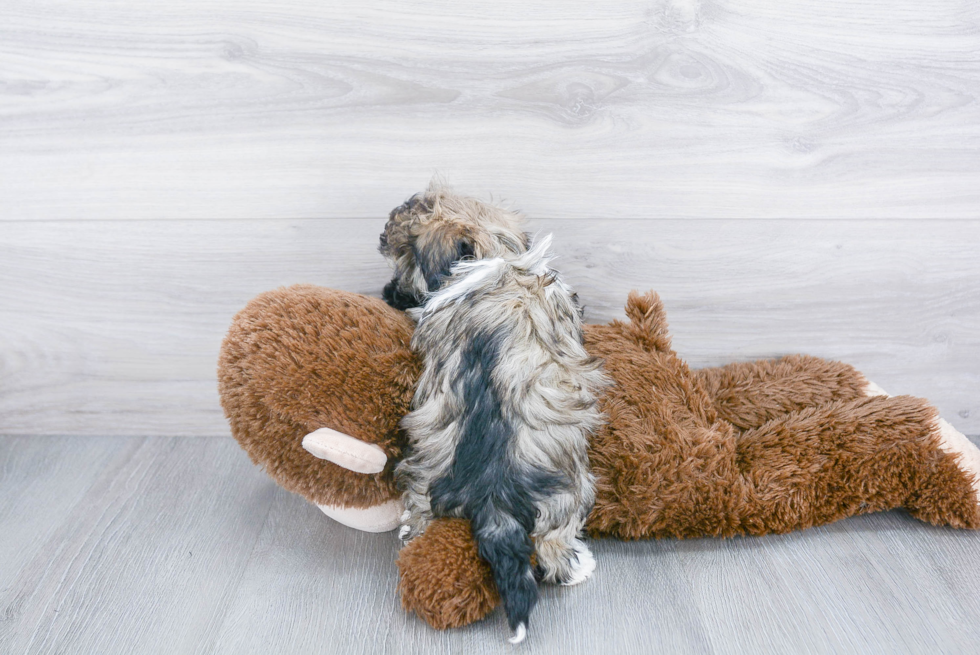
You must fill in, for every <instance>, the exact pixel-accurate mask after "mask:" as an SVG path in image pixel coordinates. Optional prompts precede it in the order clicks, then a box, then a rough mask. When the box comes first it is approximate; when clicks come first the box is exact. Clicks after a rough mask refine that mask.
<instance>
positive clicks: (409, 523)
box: [398, 512, 429, 544]
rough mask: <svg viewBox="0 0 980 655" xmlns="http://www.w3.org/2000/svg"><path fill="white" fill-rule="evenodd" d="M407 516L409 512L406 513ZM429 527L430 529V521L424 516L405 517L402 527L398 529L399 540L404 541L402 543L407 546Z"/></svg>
mask: <svg viewBox="0 0 980 655" xmlns="http://www.w3.org/2000/svg"><path fill="white" fill-rule="evenodd" d="M405 514H408V512H405ZM427 527H429V520H428V519H426V518H425V517H424V516H415V515H409V516H408V517H406V516H404V515H403V516H402V527H400V528H399V529H398V538H399V539H401V540H402V543H405V544H407V543H408V542H410V541H411V540H412V539H414V538H415V537H418V536H419V535H421V534H422V533H423V532H425V529H426V528H427Z"/></svg>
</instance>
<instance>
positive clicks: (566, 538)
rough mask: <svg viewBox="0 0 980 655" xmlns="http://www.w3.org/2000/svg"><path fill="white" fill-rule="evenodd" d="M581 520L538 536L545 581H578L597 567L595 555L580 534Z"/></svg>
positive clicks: (540, 568) (582, 580)
mask: <svg viewBox="0 0 980 655" xmlns="http://www.w3.org/2000/svg"><path fill="white" fill-rule="evenodd" d="M580 529H581V525H580V523H579V522H576V523H572V524H568V525H564V526H561V527H559V528H556V529H554V530H551V531H549V532H547V533H545V534H543V535H541V536H540V537H537V538H535V541H534V546H535V552H536V553H537V557H538V570H539V572H540V574H541V579H542V580H543V581H545V582H551V583H553V584H561V585H575V584H578V583H580V582H585V581H586V580H587V579H588V578H589V576H590V575H592V572H593V571H594V570H595V558H594V557H593V556H592V552H591V551H590V550H589V547H588V546H586V545H585V543H584V542H583V541H582V540H581V539H579V538H578V533H579V531H580Z"/></svg>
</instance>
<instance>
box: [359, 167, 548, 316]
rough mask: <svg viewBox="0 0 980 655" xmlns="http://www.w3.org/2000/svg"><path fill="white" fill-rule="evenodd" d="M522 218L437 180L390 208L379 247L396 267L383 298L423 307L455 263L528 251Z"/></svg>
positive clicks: (399, 304)
mask: <svg viewBox="0 0 980 655" xmlns="http://www.w3.org/2000/svg"><path fill="white" fill-rule="evenodd" d="M523 221H524V217H523V216H521V215H520V214H518V213H516V212H511V211H507V210H505V209H502V208H500V207H495V206H494V205H490V204H487V203H483V202H480V201H479V200H476V199H474V198H467V197H464V196H458V195H455V194H454V193H453V192H452V191H450V190H448V189H446V188H443V187H440V186H439V185H437V184H435V183H433V184H430V185H429V188H428V189H427V190H426V191H423V192H421V193H417V194H415V195H414V196H412V197H411V198H409V199H408V200H406V201H405V202H404V203H403V204H402V205H400V206H398V207H396V208H395V209H393V210H392V211H391V214H390V216H389V217H388V223H387V224H386V225H385V229H384V232H383V233H382V234H381V245H380V246H379V247H378V250H380V251H381V254H382V255H384V256H385V258H386V259H387V260H388V262H389V263H390V264H391V266H392V268H393V269H394V276H393V277H392V279H391V282H389V283H388V284H387V285H386V286H385V288H384V293H383V297H384V300H385V302H387V303H388V304H389V305H391V306H392V307H394V308H395V309H402V310H404V309H410V308H412V307H418V306H420V305H421V304H422V303H423V302H424V300H425V296H426V294H427V293H430V292H433V291H437V290H438V289H439V287H440V286H441V285H442V281H443V280H444V279H445V278H446V277H448V276H449V272H450V269H451V267H452V265H453V264H454V263H455V262H457V261H459V260H461V259H465V258H474V259H489V258H491V257H504V256H511V255H519V254H521V253H524V252H527V248H528V243H529V237H528V235H527V234H525V233H524V232H523V231H522V229H521V226H522V223H523Z"/></svg>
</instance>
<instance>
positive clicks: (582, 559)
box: [561, 541, 595, 587]
mask: <svg viewBox="0 0 980 655" xmlns="http://www.w3.org/2000/svg"><path fill="white" fill-rule="evenodd" d="M593 571H595V557H593V556H592V551H590V550H589V548H588V546H586V545H585V544H583V543H582V542H581V541H579V542H576V544H575V556H574V557H573V558H571V560H570V562H569V568H568V571H567V575H566V576H564V579H563V580H561V584H563V585H565V586H567V587H570V586H572V585H576V584H579V583H580V582H585V581H586V580H588V579H589V576H591V575H592V572H593Z"/></svg>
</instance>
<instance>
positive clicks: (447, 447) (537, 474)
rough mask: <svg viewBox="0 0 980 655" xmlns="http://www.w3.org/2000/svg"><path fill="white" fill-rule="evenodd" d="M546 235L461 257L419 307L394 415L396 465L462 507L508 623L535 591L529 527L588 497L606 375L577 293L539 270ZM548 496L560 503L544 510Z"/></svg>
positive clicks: (434, 500)
mask: <svg viewBox="0 0 980 655" xmlns="http://www.w3.org/2000/svg"><path fill="white" fill-rule="evenodd" d="M549 243H550V239H547V238H546V239H544V240H542V242H541V243H539V244H537V245H536V246H535V247H534V248H532V249H531V250H530V251H529V252H528V253H526V254H525V255H523V256H521V257H518V258H515V259H512V260H504V259H491V260H481V261H473V262H462V263H460V264H458V265H457V266H456V267H455V268H454V272H453V276H452V278H451V279H450V282H449V283H448V284H447V285H445V286H444V287H443V289H442V290H440V291H439V292H438V293H436V294H434V295H432V296H431V297H430V298H429V300H428V301H427V303H426V304H425V306H424V307H423V308H422V309H421V310H418V311H417V318H418V320H419V325H418V327H417V329H416V332H415V336H414V338H413V347H415V348H416V349H417V351H419V352H420V354H421V355H422V357H423V361H424V364H425V368H424V371H423V374H422V377H421V379H420V381H419V385H418V389H417V392H416V397H415V402H414V407H415V410H414V411H413V412H412V413H411V414H409V415H408V416H407V417H406V418H405V420H404V423H403V424H404V426H405V427H406V429H407V430H408V432H409V435H410V440H411V444H412V448H411V451H410V454H409V457H408V458H406V460H405V463H404V467H403V468H404V473H405V474H406V476H407V477H408V478H412V479H413V482H414V485H413V486H415V487H416V488H417V489H419V490H421V489H425V490H427V492H428V497H429V499H430V501H431V506H432V510H433V512H434V513H435V514H436V515H444V516H445V515H450V516H464V517H466V518H469V519H470V521H471V523H472V526H473V530H474V535H475V536H476V538H477V542H478V544H479V547H480V553H481V555H482V556H483V557H484V559H486V560H487V561H488V562H489V563H490V565H491V568H492V570H493V572H494V577H495V580H496V582H497V586H498V589H499V590H500V593H501V597H502V599H503V601H504V606H505V609H506V610H507V615H508V620H509V622H510V624H511V628H512V629H513V630H515V631H517V633H518V634H522V633H521V631H522V630H523V628H522V627H521V626H526V623H527V617H528V614H529V613H530V610H531V608H532V607H533V605H534V603H535V602H536V599H537V585H536V583H535V581H534V578H533V576H532V573H531V568H530V556H531V553H532V552H533V549H534V547H533V543H532V541H531V534H532V533H535V531H537V532H539V533H540V532H542V531H546V530H549V529H553V528H554V527H556V526H553V525H540V522H541V521H542V520H544V521H546V522H552V523H559V522H561V521H567V520H570V519H569V516H568V513H569V512H572V511H576V512H581V511H582V510H581V508H583V507H588V506H591V503H592V500H593V481H592V477H591V473H590V471H589V466H588V456H587V446H588V442H587V438H588V433H589V432H590V431H592V430H594V429H595V428H596V427H597V426H598V423H599V421H600V415H599V413H598V411H597V410H596V408H595V399H596V398H595V396H596V392H597V390H598V389H599V388H600V387H601V386H602V384H603V382H604V378H603V376H602V373H601V372H600V371H599V363H598V362H597V361H595V360H593V359H591V358H590V357H589V356H588V355H587V353H586V352H585V349H584V347H583V346H582V343H581V329H582V327H581V318H580V316H579V311H578V308H577V306H576V304H575V301H574V298H573V295H572V293H571V291H570V290H569V289H568V288H567V287H566V286H565V285H564V284H563V282H562V281H561V279H560V278H559V277H558V276H557V274H555V273H554V272H553V271H551V270H550V269H548V266H547V264H548V261H549V260H548V257H547V254H546V253H547V249H548V246H549ZM555 496H561V497H562V498H564V502H562V503H559V508H558V509H557V510H555V511H541V506H542V505H543V504H545V505H546V504H547V500H548V499H549V498H550V497H555ZM581 518H583V519H584V515H583V516H582V517H581Z"/></svg>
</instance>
